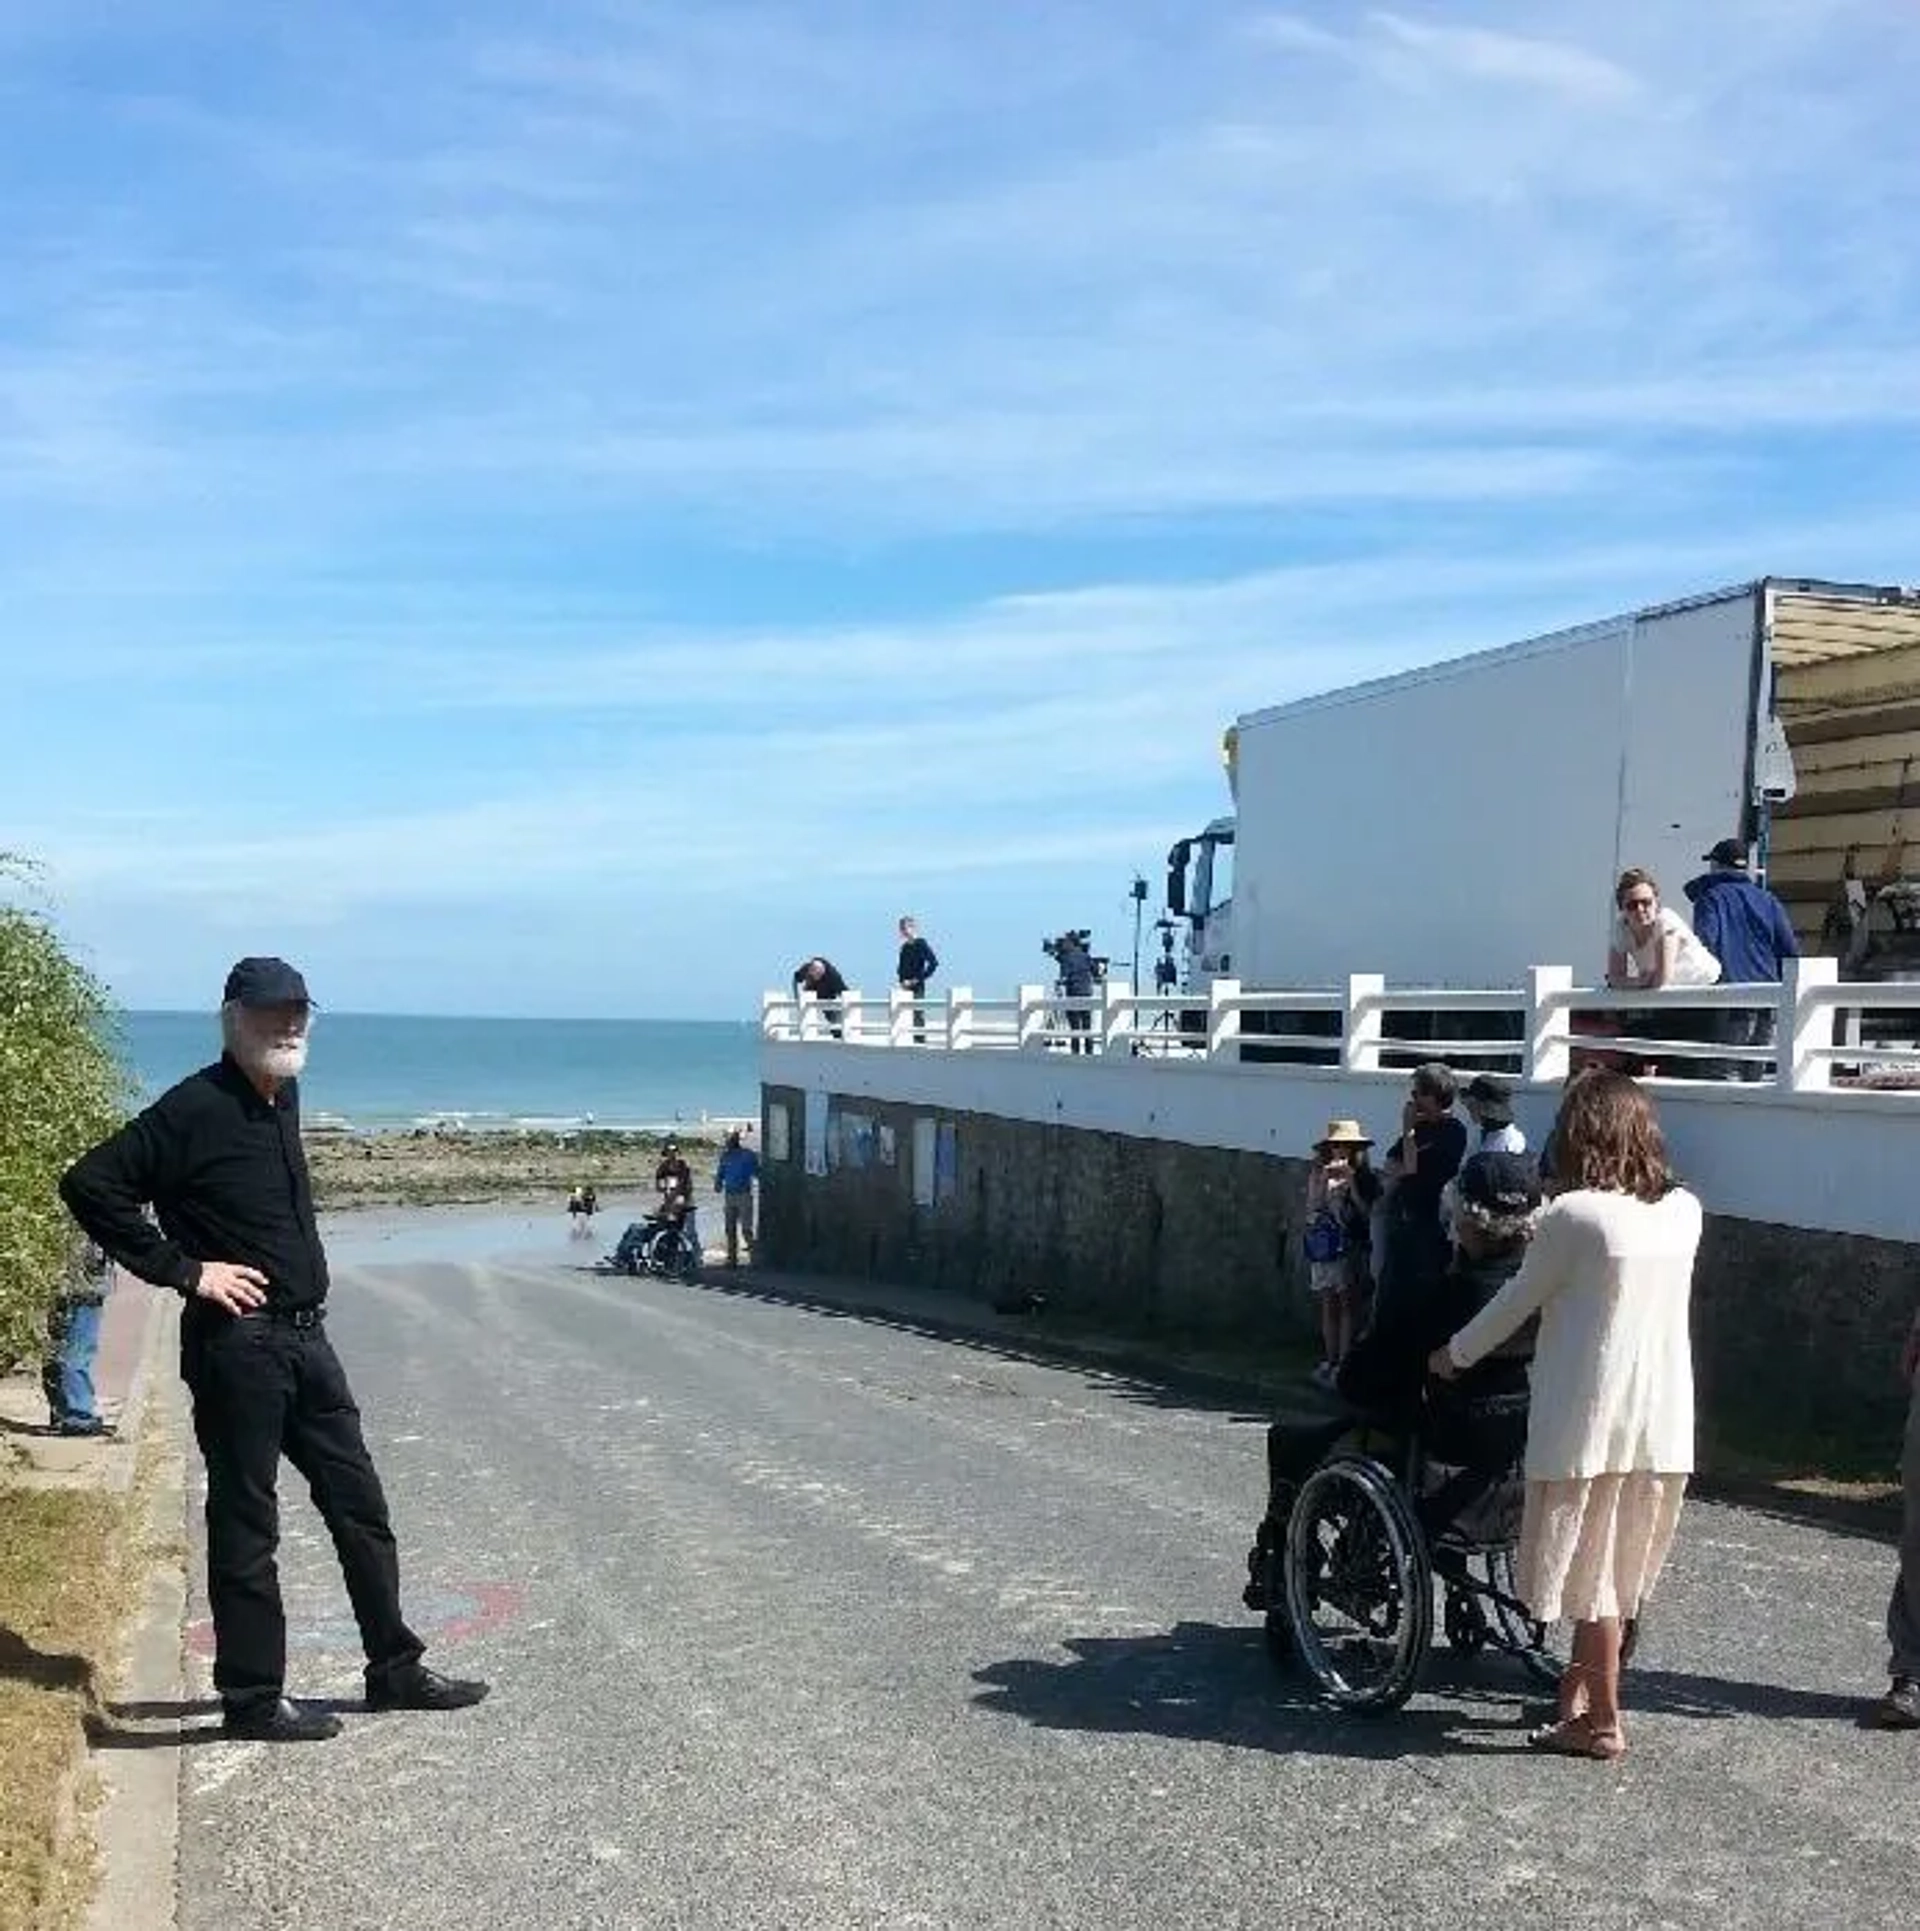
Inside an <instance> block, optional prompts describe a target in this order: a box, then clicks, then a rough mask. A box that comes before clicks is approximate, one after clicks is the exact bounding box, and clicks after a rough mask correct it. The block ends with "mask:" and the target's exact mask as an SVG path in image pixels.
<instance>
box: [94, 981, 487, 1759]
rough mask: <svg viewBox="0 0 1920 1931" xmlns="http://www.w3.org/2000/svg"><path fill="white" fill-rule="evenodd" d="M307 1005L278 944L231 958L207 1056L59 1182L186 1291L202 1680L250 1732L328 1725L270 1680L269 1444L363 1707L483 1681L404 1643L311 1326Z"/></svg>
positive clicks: (345, 1397)
mask: <svg viewBox="0 0 1920 1931" xmlns="http://www.w3.org/2000/svg"><path fill="white" fill-rule="evenodd" d="M311 1013H312V1002H311V1000H310V999H309V997H308V994H307V986H306V981H305V980H304V979H303V978H302V977H301V976H300V974H299V973H298V972H296V971H295V970H294V969H293V967H292V966H290V965H288V964H287V963H286V961H285V960H283V959H269V958H249V959H242V960H241V961H240V962H239V963H238V964H237V965H236V966H235V967H234V968H233V970H232V971H231V972H230V973H228V975H227V982H226V989H225V991H224V993H223V994H222V1003H221V1008H220V1023H221V1031H222V1034H223V1037H224V1041H225V1047H226V1050H225V1052H224V1053H223V1054H222V1055H221V1057H220V1058H219V1059H218V1060H217V1061H216V1062H215V1063H214V1064H213V1065H211V1066H206V1067H202V1068H201V1070H200V1071H199V1072H197V1073H192V1074H189V1075H188V1077H187V1078H185V1079H183V1080H182V1081H180V1083H179V1084H178V1085H177V1086H174V1087H171V1088H169V1089H168V1091H166V1092H165V1093H163V1094H162V1095H161V1096H160V1097H159V1099H157V1100H156V1101H155V1102H154V1103H153V1104H152V1105H151V1106H150V1107H148V1108H147V1109H146V1111H145V1112H144V1113H141V1114H140V1115H139V1116H138V1117H137V1118H135V1119H133V1120H131V1121H130V1122H129V1123H128V1124H127V1125H126V1126H124V1127H122V1128H121V1129H120V1131H119V1132H118V1133H115V1134H114V1135H112V1136H111V1137H110V1138H109V1139H106V1140H104V1141H102V1142H101V1143H100V1145H98V1146H97V1147H95V1148H94V1149H93V1150H92V1152H90V1153H87V1154H84V1155H82V1157H81V1158H80V1159H79V1160H77V1161H76V1162H75V1163H74V1164H73V1166H72V1167H70V1168H69V1169H68V1170H67V1172H66V1173H65V1175H64V1176H63V1177H62V1179H61V1182H60V1194H61V1198H62V1199H63V1200H64V1201H65V1202H66V1204H67V1208H68V1211H69V1212H71V1213H72V1215H73V1217H74V1219H75V1220H77V1221H78V1222H79V1223H80V1225H81V1227H82V1228H84V1229H85V1231H86V1232H87V1233H88V1234H89V1235H90V1236H91V1237H92V1238H93V1239H94V1240H95V1241H97V1242H98V1243H99V1245H100V1246H101V1248H102V1249H103V1250H104V1251H105V1252H106V1253H107V1254H108V1255H109V1256H110V1257H111V1258H112V1259H113V1260H116V1261H118V1262H119V1263H120V1265H121V1266H122V1267H124V1268H126V1269H127V1270H128V1271H129V1272H130V1273H133V1274H137V1275H138V1276H139V1277H140V1278H141V1279H142V1280H144V1281H150V1282H151V1283H153V1285H154V1286H156V1287H170V1288H172V1289H173V1290H174V1291H175V1292H176V1293H178V1294H179V1295H180V1296H181V1297H182V1299H183V1300H184V1301H185V1303H186V1309H185V1313H184V1314H183V1316H182V1319H181V1326H180V1369H181V1378H182V1379H183V1380H184V1381H185V1382H186V1384H187V1389H188V1392H189V1394H190V1395H191V1396H192V1401H193V1432H194V1437H195V1439H196V1441H197V1442H198V1443H199V1446H200V1454H201V1458H202V1460H203V1461H204V1462H205V1464H206V1471H207V1507H206V1517H207V1595H208V1598H209V1600H210V1602H211V1605H212V1609H213V1632H214V1662H213V1681H214V1687H215V1689H216V1690H218V1692H219V1694H220V1700H221V1703H222V1705H223V1706H224V1711H225V1718H224V1728H225V1731H226V1734H227V1735H228V1736H231V1737H243V1738H248V1739H251V1740H254V1741H258V1742H263V1743H313V1742H319V1741H321V1740H322V1739H324V1738H327V1737H331V1736H335V1735H337V1734H338V1733H339V1730H340V1727H341V1726H340V1719H339V1718H338V1717H337V1716H335V1715H334V1714H333V1713H332V1712H331V1711H327V1710H320V1709H313V1708H303V1707H302V1706H301V1705H299V1704H297V1703H293V1702H290V1701H289V1700H288V1699H287V1696H286V1694H285V1685H286V1670H287V1624H286V1614H285V1611H284V1609H283V1608H282V1605H281V1600H280V1583H279V1577H278V1574H277V1572H276V1570H275V1566H274V1556H275V1551H276V1549H277V1548H278V1545H279V1539H280V1534H279V1497H278V1492H277V1490H278V1482H279V1472H280V1458H281V1456H282V1455H283V1454H284V1455H285V1456H286V1458H287V1460H288V1461H290V1462H291V1463H292V1464H293V1465H294V1467H295V1468H296V1469H298V1470H299V1471H300V1473H301V1474H302V1475H304V1476H305V1477H306V1480H307V1486H308V1488H309V1489H310V1490H311V1492H312V1495H313V1500H314V1505H315V1506H316V1507H317V1508H318V1510H319V1511H320V1517H321V1520H322V1521H324V1522H325V1523H326V1525H327V1531H328V1533H329V1534H330V1535H331V1536H332V1538H333V1546H334V1549H335V1552H336V1553H337V1554H338V1556H339V1559H340V1568H341V1572H342V1574H343V1576H344V1577H345V1580H346V1585H347V1595H348V1598H349V1600H350V1601H351V1602H352V1604H353V1613H354V1619H355V1621H356V1622H357V1623H358V1624H359V1627H360V1640H361V1643H362V1645H363V1647H364V1649H365V1651H366V1658H367V1666H366V1685H367V1703H368V1706H369V1707H370V1708H372V1709H375V1710H398V1709H408V1710H458V1709H464V1708H466V1707H467V1706H469V1705H471V1704H474V1703H478V1702H479V1701H480V1699H481V1698H482V1697H483V1696H485V1695H486V1693H487V1685H486V1684H485V1683H480V1682H468V1681H461V1680H459V1679H457V1678H453V1677H447V1676H442V1675H440V1674H439V1673H438V1672H437V1671H435V1670H431V1669H429V1668H428V1667H427V1666H426V1665H425V1663H423V1662H422V1661H421V1657H422V1654H423V1652H424V1649H425V1645H424V1644H422V1642H421V1641H420V1638H419V1637H418V1636H416V1635H415V1634H414V1633H413V1631H412V1630H411V1629H409V1628H408V1627H407V1624H406V1620H405V1618H404V1617H403V1616H402V1614H401V1609H400V1567H399V1558H398V1555H397V1552H396V1548H395V1543H394V1536H393V1529H392V1526H391V1523H390V1521H389V1519H388V1515H387V1501H386V1496H385V1494H384V1492H383V1491H382V1489H381V1486H380V1477H379V1475H378V1474H377V1473H376V1472H375V1470H374V1466H373V1460H372V1457H371V1456H369V1454H368V1453H367V1445H366V1440H365V1437H364V1436H363V1434H362V1432H361V1427H360V1410H359V1408H358V1407H357V1406H356V1405H355V1403H354V1399H353V1392H352V1390H351V1389H350V1388H349V1387H348V1385H347V1377H346V1373H345V1371H344V1370H343V1369H342V1367H341V1365H340V1361H339V1358H338V1357H337V1356H336V1355H335V1353H334V1351H333V1348H332V1346H331V1344H330V1343H329V1342H328V1340H327V1331H326V1325H325V1323H326V1313H327V1256H326V1250H325V1249H324V1247H323V1246H322V1245H321V1241H320V1233H319V1229H318V1227H317V1226H316V1224H315V1221H314V1211H313V1189H312V1185H311V1183H310V1181H309V1179H308V1175H307V1160H306V1154H305V1151H304V1150H303V1148H302V1146H301V1143H300V1089H299V1075H300V1072H301V1071H302V1069H303V1068H304V1066H305V1064H306V1058H307V1034H308V1025H309V1021H310V1017H311ZM148 1204H151V1206H152V1207H153V1209H154V1219H153V1220H149V1219H148V1218H147V1217H146V1216H145V1214H144V1213H143V1212H142V1208H143V1207H145V1206H147V1205H148Z"/></svg>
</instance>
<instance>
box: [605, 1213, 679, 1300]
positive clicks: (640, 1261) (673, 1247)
mask: <svg viewBox="0 0 1920 1931" xmlns="http://www.w3.org/2000/svg"><path fill="white" fill-rule="evenodd" d="M702 1258H703V1252H702V1249H701V1245H700V1228H699V1218H698V1216H697V1214H696V1213H695V1212H694V1209H693V1208H692V1207H691V1206H688V1207H687V1208H686V1209H685V1210H684V1211H682V1212H674V1211H672V1210H669V1209H660V1210H656V1211H655V1212H653V1213H650V1214H648V1215H647V1216H646V1218H645V1219H644V1220H636V1221H635V1222H634V1223H633V1224H632V1225H631V1226H630V1227H629V1228H628V1229H627V1230H626V1232H625V1233H624V1234H622V1235H621V1236H620V1241H619V1244H618V1245H617V1246H616V1247H615V1248H614V1250H613V1252H612V1253H611V1254H609V1255H608V1256H607V1264H608V1265H609V1266H610V1267H611V1268H612V1269H613V1270H614V1272H615V1273H616V1274H634V1275H638V1274H651V1275H654V1276H655V1277H656V1278H657V1279H660V1280H680V1281H692V1280H697V1279H698V1278H699V1274H700V1265H701V1261H702Z"/></svg>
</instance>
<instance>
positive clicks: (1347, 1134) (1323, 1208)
mask: <svg viewBox="0 0 1920 1931" xmlns="http://www.w3.org/2000/svg"><path fill="white" fill-rule="evenodd" d="M1372 1145H1373V1141H1372V1140H1371V1139H1370V1138H1369V1137H1368V1135H1367V1134H1366V1132H1365V1131H1364V1130H1363V1129H1362V1127H1361V1125H1360V1123H1359V1121H1358V1120H1334V1121H1332V1122H1330V1123H1329V1125H1328V1127H1327V1130H1326V1132H1325V1133H1324V1134H1322V1135H1321V1137H1320V1138H1319V1139H1318V1140H1317V1141H1315V1143H1314V1148H1313V1166H1312V1169H1311V1170H1310V1171H1309V1173H1308V1175H1307V1225H1306V1234H1305V1236H1304V1239H1303V1245H1304V1247H1305V1250H1306V1257H1307V1279H1308V1285H1309V1286H1310V1287H1311V1288H1312V1290H1313V1296H1314V1299H1315V1300H1316V1301H1318V1302H1319V1304H1320V1345H1321V1349H1322V1351H1323V1355H1324V1359H1322V1361H1321V1363H1320V1365H1319V1366H1318V1367H1317V1368H1315V1369H1314V1371H1313V1378H1314V1380H1315V1381H1317V1382H1318V1383H1319V1384H1320V1385H1321V1387H1323V1388H1330V1387H1332V1386H1333V1383H1334V1378H1335V1376H1336V1375H1338V1373H1339V1372H1340V1364H1341V1362H1342V1361H1344V1360H1345V1359H1346V1357H1347V1350H1348V1349H1349V1348H1351V1347H1352V1346H1353V1337H1354V1332H1355V1330H1356V1328H1357V1327H1358V1326H1359V1316H1360V1304H1361V1302H1362V1300H1363V1299H1364V1297H1365V1294H1366V1289H1367V1284H1368V1282H1369V1281H1370V1279H1371V1275H1372V1269H1371V1262H1370V1254H1369V1250H1370V1248H1371V1245H1372V1243H1371V1238H1370V1233H1369V1221H1370V1218H1371V1215H1372V1211H1373V1208H1374V1205H1375V1203H1376V1201H1377V1200H1378V1198H1379V1194H1380V1179H1379V1176H1378V1175H1377V1174H1376V1173H1375V1172H1374V1170H1373V1166H1372V1164H1371V1162H1370V1161H1369V1159H1368V1157H1367V1156H1368V1151H1369V1149H1370V1148H1371V1147H1372Z"/></svg>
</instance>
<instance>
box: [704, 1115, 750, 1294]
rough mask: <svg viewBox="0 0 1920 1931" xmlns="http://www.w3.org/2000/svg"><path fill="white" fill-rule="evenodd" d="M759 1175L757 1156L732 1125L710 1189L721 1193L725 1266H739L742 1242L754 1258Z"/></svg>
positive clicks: (714, 1171)
mask: <svg viewBox="0 0 1920 1931" xmlns="http://www.w3.org/2000/svg"><path fill="white" fill-rule="evenodd" d="M759 1177H760V1156H759V1155H758V1154H757V1153H755V1152H754V1150H753V1149H752V1148H751V1147H750V1146H748V1145H746V1144H745V1143H744V1142H743V1141H742V1140H741V1138H740V1129H739V1128H738V1127H735V1128H734V1129H733V1130H732V1131H731V1132H730V1133H729V1134H728V1135H727V1143H726V1145H725V1146H724V1147H722V1148H721V1149H720V1162H719V1164H718V1165H717V1166H716V1167H715V1168H714V1170H713V1190H714V1192H715V1193H717V1194H718V1195H719V1196H720V1212H721V1217H722V1220H723V1222H724V1225H725V1228H726V1235H727V1265H728V1266H729V1267H738V1266H739V1265H740V1248H741V1244H742V1243H743V1242H744V1243H745V1245H746V1250H747V1258H748V1259H749V1260H751V1259H752V1258H753V1183H754V1182H755V1181H756V1180H758V1179H759Z"/></svg>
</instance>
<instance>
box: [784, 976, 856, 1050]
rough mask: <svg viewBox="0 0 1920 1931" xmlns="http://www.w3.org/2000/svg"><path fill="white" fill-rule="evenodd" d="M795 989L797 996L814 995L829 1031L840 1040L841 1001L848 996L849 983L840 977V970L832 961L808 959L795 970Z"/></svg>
mask: <svg viewBox="0 0 1920 1931" xmlns="http://www.w3.org/2000/svg"><path fill="white" fill-rule="evenodd" d="M793 989H794V992H795V993H796V994H799V993H802V992H810V993H812V994H813V996H814V997H815V998H816V999H817V1000H818V1001H819V1002H820V1010H821V1012H822V1013H823V1014H824V1015H825V1017H826V1022H827V1031H828V1032H829V1033H831V1034H832V1035H833V1037H834V1038H835V1039H838V1038H839V1037H840V1019H841V1011H840V1001H841V1000H842V999H844V998H845V997H846V996H847V982H846V980H845V979H843V978H842V977H841V976H840V968H839V967H838V966H836V965H835V964H834V963H833V961H832V960H831V959H821V958H813V959H808V960H806V961H804V962H803V963H802V964H800V965H798V966H796V967H795V968H794V972H793Z"/></svg>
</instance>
